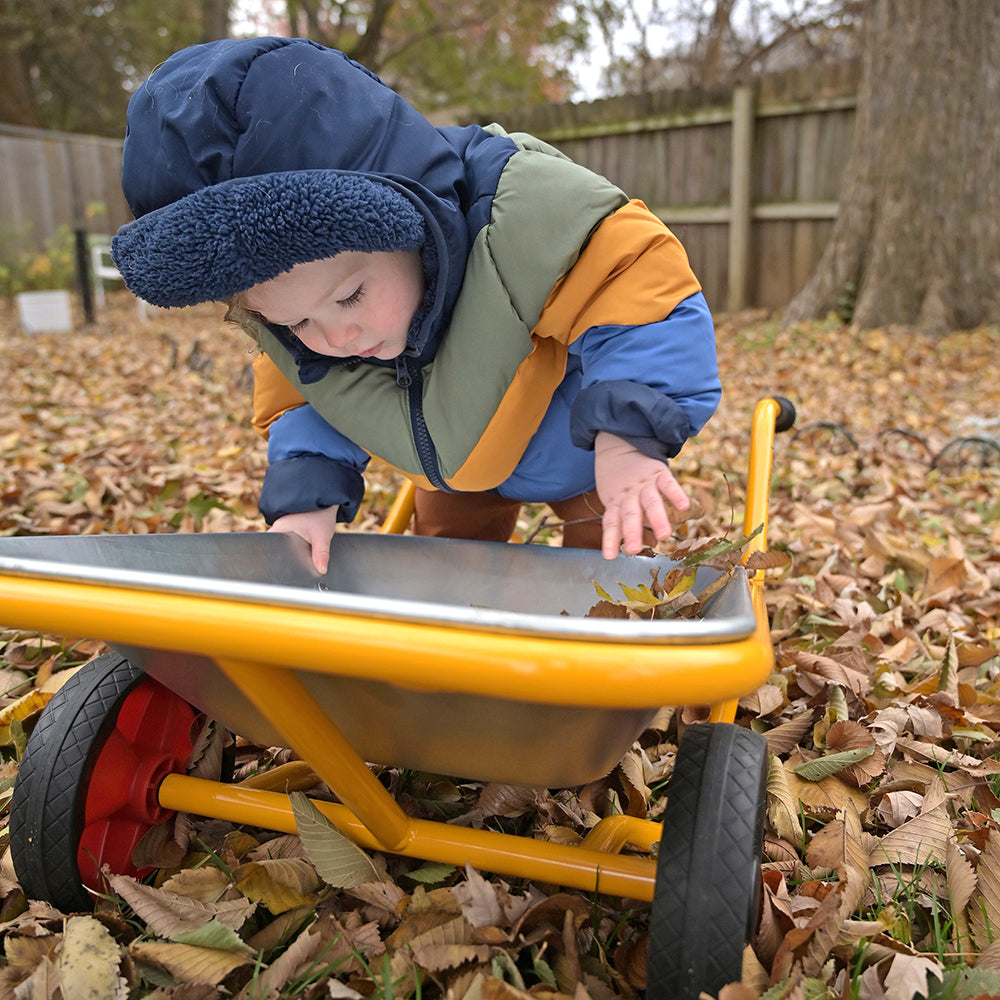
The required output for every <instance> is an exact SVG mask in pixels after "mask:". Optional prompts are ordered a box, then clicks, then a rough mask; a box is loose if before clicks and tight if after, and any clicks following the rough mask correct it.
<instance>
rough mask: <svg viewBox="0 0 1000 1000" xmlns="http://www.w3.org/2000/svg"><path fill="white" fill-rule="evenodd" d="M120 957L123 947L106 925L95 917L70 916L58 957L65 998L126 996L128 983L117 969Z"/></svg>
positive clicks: (97, 999) (83, 999) (85, 999)
mask: <svg viewBox="0 0 1000 1000" xmlns="http://www.w3.org/2000/svg"><path fill="white" fill-rule="evenodd" d="M121 959H122V951H121V948H120V947H119V946H118V944H117V943H116V942H115V939H114V938H113V937H112V936H111V934H110V933H109V932H108V930H107V928H106V927H105V926H104V924H102V923H101V922H100V921H99V920H95V919H94V918H93V917H70V918H69V920H67V921H66V930H65V931H64V932H63V940H62V947H61V949H60V952H59V957H58V958H57V959H56V965H57V967H58V968H59V971H60V973H62V982H61V984H60V988H61V990H62V995H63V1000H105V998H107V997H116V996H123V995H124V992H125V990H126V989H127V984H126V982H125V980H124V979H122V977H121V975H120V974H119V971H118V965H119V963H120V962H121Z"/></svg>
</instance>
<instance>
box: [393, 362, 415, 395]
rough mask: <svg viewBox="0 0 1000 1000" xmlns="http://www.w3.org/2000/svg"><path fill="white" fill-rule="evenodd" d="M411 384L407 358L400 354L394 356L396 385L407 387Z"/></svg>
mask: <svg viewBox="0 0 1000 1000" xmlns="http://www.w3.org/2000/svg"><path fill="white" fill-rule="evenodd" d="M412 384H413V376H412V375H411V374H410V366H409V364H408V363H407V359H406V358H405V357H404V356H403V355H400V356H399V357H398V358H396V385H398V386H399V387H400V389H409V387H410V386H411V385H412Z"/></svg>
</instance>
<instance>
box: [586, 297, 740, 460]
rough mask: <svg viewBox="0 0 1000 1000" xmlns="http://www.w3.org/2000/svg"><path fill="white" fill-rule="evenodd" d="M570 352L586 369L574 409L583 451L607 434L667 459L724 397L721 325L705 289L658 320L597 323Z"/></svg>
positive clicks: (702, 422) (659, 457) (648, 453)
mask: <svg viewBox="0 0 1000 1000" xmlns="http://www.w3.org/2000/svg"><path fill="white" fill-rule="evenodd" d="M570 351H571V352H572V353H575V354H577V355H579V357H580V361H581V366H582V373H583V382H582V386H581V389H580V391H579V393H578V394H577V396H576V398H575V399H574V401H573V407H572V410H571V412H570V432H571V436H572V441H573V444H574V445H576V446H577V447H579V448H586V449H592V448H593V447H594V441H595V439H596V438H597V435H598V434H599V433H600V432H601V431H607V432H608V433H611V434H614V435H616V436H617V437H620V438H623V439H624V440H626V441H628V442H629V443H630V444H632V445H633V446H634V447H636V448H638V449H639V450H640V451H641V452H643V453H644V454H646V455H650V456H651V457H653V458H658V459H660V460H662V461H666V460H667V459H668V458H673V456H674V455H676V454H677V453H678V452H679V451H680V450H681V447H682V446H683V444H684V442H685V441H687V440H688V438H690V437H693V436H694V435H695V434H697V433H698V431H699V430H701V428H702V427H703V426H704V425H705V424H706V423H707V422H708V420H709V418H710V417H711V416H712V414H713V413H714V412H715V409H716V407H717V406H718V405H719V399H720V398H721V396H722V386H721V383H720V381H719V369H718V363H717V361H716V354H715V328H714V324H713V322H712V315H711V312H710V311H709V308H708V303H707V302H706V301H705V297H704V296H703V295H702V294H701V292H698V293H696V294H695V295H691V296H689V297H688V298H686V299H685V300H684V301H683V302H681V303H679V304H678V305H677V306H676V307H675V308H674V309H673V310H672V311H671V313H670V315H669V316H667V317H666V319H663V320H660V321H659V322H656V323H647V324H644V325H641V326H601V327H593V328H592V329H590V330H587V331H586V332H585V333H584V334H583V335H582V336H581V337H579V338H578V339H577V340H576V341H575V342H574V343H573V344H572V345H571V347H570Z"/></svg>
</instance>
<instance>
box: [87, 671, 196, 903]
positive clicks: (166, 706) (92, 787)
mask: <svg viewBox="0 0 1000 1000" xmlns="http://www.w3.org/2000/svg"><path fill="white" fill-rule="evenodd" d="M196 715H197V713H196V712H195V710H194V709H193V708H192V707H191V706H190V705H189V704H188V703H187V702H186V701H184V699H183V698H180V697H179V696H178V695H176V694H174V693H173V692H172V691H170V690H169V689H168V688H166V687H164V686H163V685H162V684H160V683H159V682H158V681H155V680H153V679H152V678H151V677H146V678H144V679H143V680H142V681H140V682H139V684H138V685H137V686H136V687H135V688H134V689H133V690H132V691H130V692H129V693H128V695H127V696H126V697H125V700H124V702H123V703H122V706H121V709H120V710H119V712H118V717H117V719H116V720H115V728H114V729H113V730H112V732H111V734H110V735H109V736H108V738H107V740H106V741H105V743H104V745H103V746H102V747H101V750H100V753H99V754H98V755H97V760H96V761H95V763H94V767H93V770H92V772H91V775H90V778H89V780H88V781H87V787H86V798H85V800H84V817H83V833H82V835H81V837H80V848H79V851H78V853H77V864H78V866H79V869H80V878H81V880H82V881H83V884H84V885H86V886H87V887H88V888H90V889H95V890H100V889H101V876H100V873H101V868H102V867H103V866H104V865H108V867H109V868H110V870H111V871H112V872H113V873H115V874H116V875H132V876H135V877H136V878H141V877H142V876H143V875H146V874H148V872H149V871H150V870H151V869H149V868H145V869H141V870H140V869H138V868H136V866H135V865H134V864H133V862H132V852H133V850H134V849H135V846H136V844H137V843H138V842H139V840H140V839H141V838H142V837H143V836H144V835H145V833H146V832H147V831H148V830H149V829H150V828H151V827H153V826H156V825H157V824H159V823H163V822H164V821H166V820H167V819H169V818H170V816H171V815H172V813H171V811H170V810H166V809H163V808H162V807H161V806H160V804H159V801H158V800H157V793H158V789H159V786H160V782H161V781H162V780H163V779H164V778H165V777H166V776H167V775H168V774H179V773H183V772H184V771H185V769H186V768H187V764H188V759H189V758H190V756H191V748H192V746H193V735H192V728H193V725H194V721H195V718H196Z"/></svg>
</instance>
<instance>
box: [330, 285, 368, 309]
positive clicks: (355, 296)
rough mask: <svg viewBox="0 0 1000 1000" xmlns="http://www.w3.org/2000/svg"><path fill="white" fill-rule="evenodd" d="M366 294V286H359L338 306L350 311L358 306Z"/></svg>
mask: <svg viewBox="0 0 1000 1000" xmlns="http://www.w3.org/2000/svg"><path fill="white" fill-rule="evenodd" d="M364 294H365V286H364V284H361V285H358V287H357V288H355V289H354V291H353V292H351V294H350V295H348V296H347V298H346V299H341V300H340V301H339V302H338V303H337V305H339V306H343V307H344V308H345V309H350V308H351V307H352V306H356V305H357V304H358V303H359V302H360V301H361V299H362V298H363V297H364Z"/></svg>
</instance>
